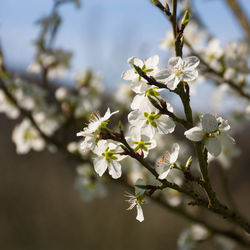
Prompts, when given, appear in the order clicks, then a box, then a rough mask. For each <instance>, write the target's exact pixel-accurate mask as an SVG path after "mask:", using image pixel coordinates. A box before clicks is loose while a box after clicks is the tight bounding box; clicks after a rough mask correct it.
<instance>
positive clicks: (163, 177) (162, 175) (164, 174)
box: [158, 166, 171, 180]
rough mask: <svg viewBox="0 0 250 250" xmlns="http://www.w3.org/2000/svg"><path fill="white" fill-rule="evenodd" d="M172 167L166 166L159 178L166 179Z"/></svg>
mask: <svg viewBox="0 0 250 250" xmlns="http://www.w3.org/2000/svg"><path fill="white" fill-rule="evenodd" d="M170 170H171V168H170V166H165V167H164V170H163V172H162V173H161V174H160V175H159V177H158V179H160V180H164V179H166V178H167V176H168V174H169V172H170Z"/></svg>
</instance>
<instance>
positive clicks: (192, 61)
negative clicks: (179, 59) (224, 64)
mask: <svg viewBox="0 0 250 250" xmlns="http://www.w3.org/2000/svg"><path fill="white" fill-rule="evenodd" d="M199 63H200V60H199V58H198V57H196V56H189V57H186V58H184V59H183V69H184V70H186V69H187V70H193V69H195V68H196V67H197V66H198V65H199Z"/></svg>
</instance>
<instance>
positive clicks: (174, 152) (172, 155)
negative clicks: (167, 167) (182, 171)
mask: <svg viewBox="0 0 250 250" xmlns="http://www.w3.org/2000/svg"><path fill="white" fill-rule="evenodd" d="M179 151H180V146H179V144H178V143H174V144H173V146H172V148H171V151H170V152H169V154H167V156H166V160H167V161H168V162H169V163H170V164H173V163H175V162H176V161H177V159H178V155H179Z"/></svg>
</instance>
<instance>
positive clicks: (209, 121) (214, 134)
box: [184, 114, 234, 156]
mask: <svg viewBox="0 0 250 250" xmlns="http://www.w3.org/2000/svg"><path fill="white" fill-rule="evenodd" d="M229 129H230V125H229V124H228V121H225V120H223V119H222V118H221V117H219V118H216V117H215V116H213V115H211V114H205V115H203V116H201V127H193V128H191V129H189V130H187V131H186V132H185V133H184V134H185V136H186V137H187V138H188V139H189V140H191V141H202V140H204V142H205V147H206V148H207V150H208V152H209V153H210V154H212V155H213V156H218V155H219V154H220V153H221V142H220V139H219V137H220V136H225V137H227V138H228V140H230V141H231V143H234V139H233V138H232V137H231V136H230V135H229V134H228V133H227V132H228V130H229Z"/></svg>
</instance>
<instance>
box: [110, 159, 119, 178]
mask: <svg viewBox="0 0 250 250" xmlns="http://www.w3.org/2000/svg"><path fill="white" fill-rule="evenodd" d="M108 169H109V174H110V175H111V176H112V178H114V179H117V178H119V177H121V175H122V170H121V164H120V163H119V162H117V161H115V160H111V161H110V163H109V165H108Z"/></svg>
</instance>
